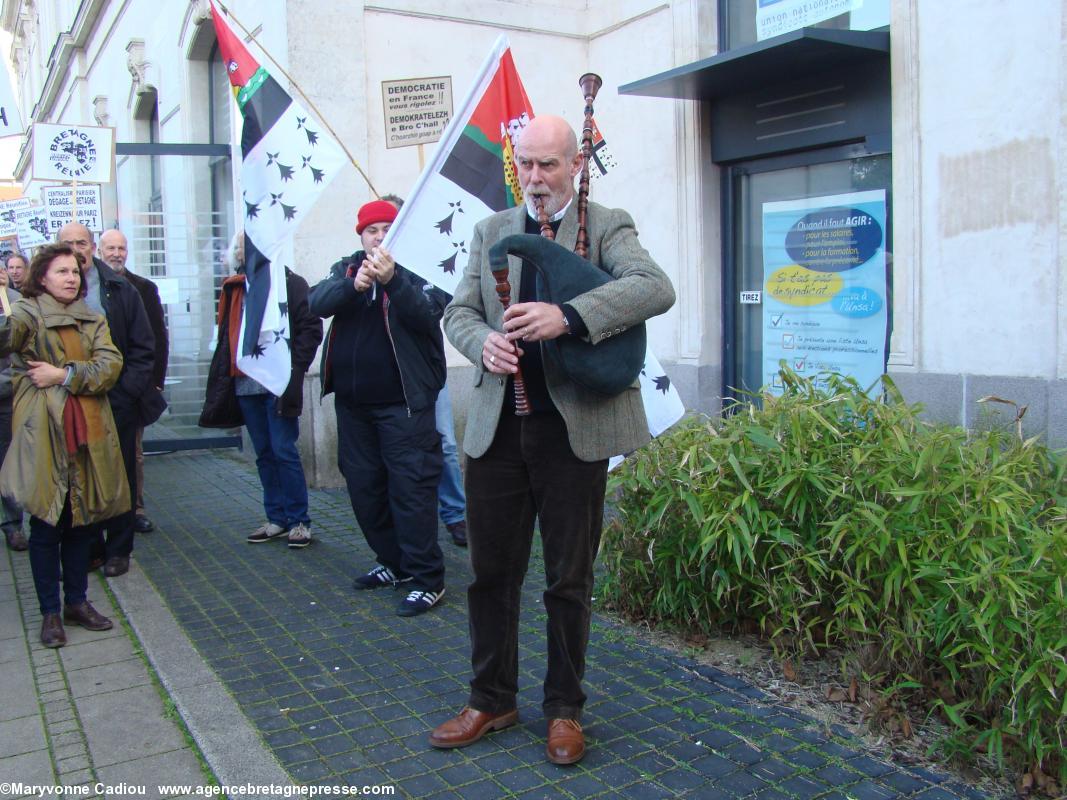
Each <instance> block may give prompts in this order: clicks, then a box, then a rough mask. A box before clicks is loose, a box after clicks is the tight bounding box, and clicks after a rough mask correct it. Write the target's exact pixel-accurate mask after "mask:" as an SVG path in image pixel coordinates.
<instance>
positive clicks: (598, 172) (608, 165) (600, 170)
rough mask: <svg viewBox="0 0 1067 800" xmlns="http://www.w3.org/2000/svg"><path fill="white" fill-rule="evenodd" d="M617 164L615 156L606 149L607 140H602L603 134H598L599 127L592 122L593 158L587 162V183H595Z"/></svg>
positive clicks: (594, 121)
mask: <svg viewBox="0 0 1067 800" xmlns="http://www.w3.org/2000/svg"><path fill="white" fill-rule="evenodd" d="M617 166H618V163H617V162H616V161H615V156H614V154H613V153H612V152H611V150H609V149H608V142H607V139H605V138H604V134H602V133H601V132H600V128H599V126H597V124H596V120H595V119H594V120H593V157H592V158H591V159H590V162H589V183H590V184H593V183H596V182H597V181H598V180H600V179H601V178H603V177H604V176H605V175H607V174H608V170H609V169H615V167H617Z"/></svg>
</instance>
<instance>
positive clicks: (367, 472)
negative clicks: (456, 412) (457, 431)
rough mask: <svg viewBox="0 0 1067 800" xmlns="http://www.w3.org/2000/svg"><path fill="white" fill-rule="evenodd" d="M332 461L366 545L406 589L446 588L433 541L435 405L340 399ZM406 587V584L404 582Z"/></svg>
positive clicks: (437, 461)
mask: <svg viewBox="0 0 1067 800" xmlns="http://www.w3.org/2000/svg"><path fill="white" fill-rule="evenodd" d="M336 409H337V463H338V466H339V467H340V469H341V474H342V475H344V478H345V484H346V486H347V487H348V496H349V499H350V500H351V501H352V510H353V511H354V512H355V514H356V521H357V522H358V523H359V527H360V530H362V531H363V535H364V536H365V537H366V538H367V544H368V545H370V548H371V550H373V551H374V555H375V556H376V557H377V559H378V563H379V564H381V565H382V566H385V567H388V568H389V569H391V570H392V571H393V573H394V574H396V575H398V576H399V577H403V578H407V577H410V578H411V579H412V580H411V585H410V588H411V589H423V590H425V591H429V592H436V591H438V590H439V589H442V588H443V587H444V585H445V561H444V556H443V555H442V553H441V547H440V545H439V544H438V543H437V484H438V483H439V482H440V480H441V464H442V458H441V437H440V435H439V434H438V433H437V427H436V425H435V421H434V410H433V407H432V406H431V407H429V408H424V409H423V410H422V411H413V412H411V413H410V414H409V413H408V410H407V408H405V407H404V405H403V404H402V403H398V404H395V405H388V406H357V405H347V404H345V403H344V402H342V401H340V400H338V401H337V403H336ZM405 588H407V587H405Z"/></svg>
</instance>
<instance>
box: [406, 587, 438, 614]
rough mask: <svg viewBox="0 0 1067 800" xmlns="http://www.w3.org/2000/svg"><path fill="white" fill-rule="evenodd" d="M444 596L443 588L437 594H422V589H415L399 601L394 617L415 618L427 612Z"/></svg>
mask: <svg viewBox="0 0 1067 800" xmlns="http://www.w3.org/2000/svg"><path fill="white" fill-rule="evenodd" d="M444 596H445V590H444V587H441V590H440V591H437V592H424V591H423V590H422V589H415V590H414V591H412V592H408V596H407V597H405V598H404V599H403V600H401V601H400V605H399V606H397V609H396V615H397V616H398V617H414V616H417V615H418V614H422V613H423V612H425V611H429V610H430V609H431V608H433V607H434V606H435V605H437V603H438V602H439V601H440V600H441V598H442V597H444Z"/></svg>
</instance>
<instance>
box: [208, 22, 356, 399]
mask: <svg viewBox="0 0 1067 800" xmlns="http://www.w3.org/2000/svg"><path fill="white" fill-rule="evenodd" d="M211 16H212V18H213V20H214V22H215V33H216V35H217V36H218V41H219V52H220V54H221V55H222V61H223V63H224V64H225V65H226V72H227V74H228V75H229V78H230V83H231V84H232V85H233V92H234V96H235V97H236V99H237V105H238V107H239V108H240V110H241V114H242V116H243V117H244V126H243V129H242V132H241V196H242V203H241V206H242V208H243V210H244V233H245V283H246V290H245V304H244V312H243V313H242V315H241V334H240V342H241V345H240V351H239V353H238V355H237V367H238V369H240V370H241V372H243V373H244V374H245V375H247V376H249V377H250V378H254V379H255V380H257V381H259V382H260V383H261V384H263V386H265V387H266V388H267V389H268V390H270V392H271V393H272V394H275V395H281V394H282V393H283V392H284V391H285V387H286V386H287V385H288V384H289V377H290V372H291V361H290V356H289V310H288V298H287V295H286V291H285V269H286V267H287V266H291V265H292V263H293V257H292V251H293V234H294V233H295V232H296V229H297V227H299V225H300V222H301V221H302V220H303V219H304V217H305V216H306V215H307V212H308V211H309V210H310V209H311V206H312V205H314V203H315V201H316V200H317V199H318V197H319V195H320V194H321V193H322V190H323V189H325V188H326V186H327V185H328V184H329V182H330V181H331V180H333V178H334V177H335V176H336V175H337V174H338V172H340V170H341V168H342V167H343V166H344V165H345V163H346V162H347V160H348V159H347V157H346V156H345V154H344V151H343V150H342V149H341V146H340V145H339V144H338V143H337V142H336V141H335V140H334V139H333V138H332V137H331V136H329V135H328V134H326V133H324V132H323V131H322V130H321V126H319V124H318V123H317V122H315V120H314V119H313V118H312V117H311V115H310V114H308V112H307V111H306V110H305V109H304V108H302V107H301V106H300V104H298V103H296V102H294V101H293V99H292V98H291V97H290V96H289V94H288V92H286V91H285V90H284V89H283V88H282V87H281V86H279V85H278V83H276V82H275V80H274V78H272V77H271V76H270V73H268V72H267V71H266V70H265V69H263V67H261V66H260V65H259V64H258V63H257V62H256V60H255V59H254V58H252V56H251V55H250V54H249V52H248V50H247V49H246V48H245V46H244V45H243V44H242V43H241V40H240V39H238V38H237V36H235V35H234V33H233V31H231V30H230V28H229V27H228V26H227V25H226V23H225V22H223V20H222V18H221V17H220V16H219V13H218V11H217V10H216V9H215V6H214V4H212V6H211Z"/></svg>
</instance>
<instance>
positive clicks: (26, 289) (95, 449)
mask: <svg viewBox="0 0 1067 800" xmlns="http://www.w3.org/2000/svg"><path fill="white" fill-rule="evenodd" d="M83 295H84V289H83V285H82V276H81V270H80V269H79V266H78V260H77V256H76V254H75V253H74V251H73V250H72V249H71V248H70V247H68V246H66V245H46V246H45V247H42V248H41V249H40V250H38V252H37V254H36V255H35V256H34V257H33V260H32V261H31V262H30V269H29V274H28V275H27V276H26V279H25V281H24V282H23V299H21V300H19V301H18V302H17V303H15V304H14V306H12V308H11V315H10V316H9V317H0V355H7V354H10V355H11V372H12V383H13V384H14V401H13V405H14V409H13V435H12V441H11V447H10V448H9V450H8V454H7V458H5V459H4V465H3V468H2V469H0V493H2V494H3V496H4V497H9V498H12V499H14V500H16V501H17V502H18V503H19V504H20V505H21V506H22V507H23V508H24V509H25V510H26V511H27V512H29V514H30V515H31V517H30V542H29V544H30V547H29V550H30V566H31V568H32V571H33V581H34V585H35V587H36V589H37V600H38V602H39V603H40V607H41V614H42V616H43V621H42V625H41V642H42V643H43V644H44V645H45V647H62V646H63V645H64V644H66V633H65V632H64V630H63V620H64V619H65V620H66V621H68V622H73V623H75V624H78V625H81V626H82V627H84V628H87V629H89V630H107V629H109V628H111V620H109V619H107V618H106V617H104V616H102V615H101V614H99V613H98V612H97V611H96V610H95V609H94V608H93V607H92V606H91V605H90V604H89V601H88V600H87V599H86V591H87V588H88V568H89V548H90V544H91V540H92V537H91V532H92V525H93V523H96V522H99V521H102V520H105V519H109V518H111V517H115V516H117V515H119V514H121V513H123V512H125V511H128V510H129V509H130V492H129V486H128V484H127V482H126V473H125V468H124V467H123V461H122V455H121V452H120V451H119V442H118V433H117V431H116V430H115V421H114V418H113V417H112V415H111V407H110V405H109V404H108V401H107V391H108V389H110V388H111V387H112V386H114V385H115V382H116V381H117V380H118V377H119V372H120V371H121V369H122V356H121V355H120V354H119V351H118V350H117V349H116V348H115V345H114V344H112V342H111V334H110V332H109V331H108V326H107V322H106V321H105V320H104V318H103V317H102V316H101V315H99V314H96V313H94V312H93V311H91V310H90V309H89V307H88V306H87V305H86V304H85V301H84V300H82V297H83ZM60 581H62V584H63V592H64V605H63V606H62V617H61V616H60V611H61V607H60V602H59V601H60V594H59V584H60Z"/></svg>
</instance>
